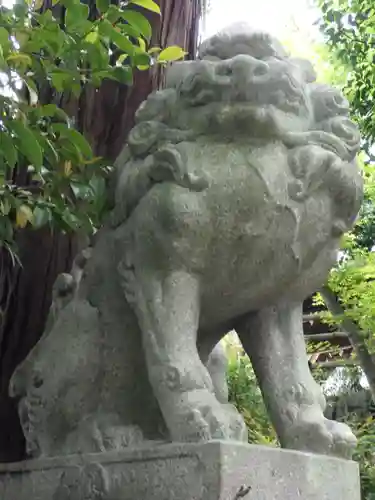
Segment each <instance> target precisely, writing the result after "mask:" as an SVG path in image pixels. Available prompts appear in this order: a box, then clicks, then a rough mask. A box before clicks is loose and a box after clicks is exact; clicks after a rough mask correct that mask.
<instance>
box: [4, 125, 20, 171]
mask: <svg viewBox="0 0 375 500" xmlns="http://www.w3.org/2000/svg"><path fill="white" fill-rule="evenodd" d="M0 154H1V155H3V156H4V158H5V160H6V162H7V164H8V165H9V166H10V167H11V168H14V167H15V165H16V163H17V157H18V155H17V150H16V148H15V147H14V143H13V140H12V139H11V137H10V136H9V134H7V133H6V132H4V131H2V130H0Z"/></svg>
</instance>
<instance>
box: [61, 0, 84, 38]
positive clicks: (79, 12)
mask: <svg viewBox="0 0 375 500" xmlns="http://www.w3.org/2000/svg"><path fill="white" fill-rule="evenodd" d="M88 17H89V7H88V5H84V4H81V3H80V4H78V5H72V6H71V7H69V8H68V9H66V15H65V23H66V26H67V28H68V30H71V31H78V32H81V31H82V22H83V21H86V20H87V18H88Z"/></svg>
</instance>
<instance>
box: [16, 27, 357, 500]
mask: <svg viewBox="0 0 375 500" xmlns="http://www.w3.org/2000/svg"><path fill="white" fill-rule="evenodd" d="M200 54H201V59H200V60H198V61H193V62H181V63H178V64H176V65H175V66H173V67H172V69H171V70H170V73H169V75H168V78H167V88H166V89H164V90H162V91H159V92H155V93H153V94H152V95H151V96H150V97H149V98H148V99H147V101H146V102H145V103H143V105H142V106H141V107H140V109H139V110H138V112H137V117H136V126H135V127H134V129H133V130H132V131H131V133H130V135H129V140H128V144H127V146H126V147H125V148H124V151H123V152H122V153H121V155H120V157H119V159H118V161H117V170H116V176H115V178H114V207H113V211H112V213H111V215H110V218H109V221H108V223H107V224H106V225H105V227H104V228H103V229H102V230H101V231H100V232H99V234H98V236H97V239H96V242H95V245H94V246H93V248H92V252H91V256H90V257H89V258H88V260H87V262H86V263H85V261H86V259H79V262H78V261H77V266H76V271H77V272H74V273H73V277H72V278H69V276H65V279H63V280H61V282H58V283H57V284H56V287H57V290H56V301H55V305H56V307H54V309H53V311H52V313H51V318H50V323H49V325H48V328H47V330H46V333H45V335H44V337H43V338H42V340H41V341H40V342H39V344H38V345H37V346H36V348H35V349H34V350H33V352H32V353H31V354H30V355H29V356H28V358H27V359H26V361H25V362H24V363H23V364H22V365H21V366H20V367H19V368H18V369H17V370H16V372H15V374H14V376H13V378H12V381H11V388H10V390H11V393H12V394H13V395H14V396H17V397H18V398H20V407H19V408H20V415H21V420H22V424H23V429H24V432H25V436H26V439H27V443H28V449H29V452H30V454H32V455H33V456H61V455H68V454H72V453H91V452H105V451H110V450H114V451H116V450H117V451H118V450H123V449H125V448H134V447H136V446H138V445H139V444H140V443H147V442H150V441H151V442H154V443H156V442H158V441H174V442H194V441H197V442H200V441H210V440H213V439H223V440H238V441H241V440H242V441H244V440H246V431H245V428H244V423H243V420H242V418H241V416H240V415H239V414H238V412H237V411H236V410H235V409H234V408H233V407H232V406H231V405H229V404H228V401H227V397H226V388H225V381H224V378H223V374H224V370H223V366H224V365H223V362H222V357H220V353H218V351H216V354H215V353H214V354H212V355H211V356H213V358H212V357H211V361H210V359H209V356H210V353H212V350H213V349H214V347H215V345H217V343H218V342H219V341H220V339H221V338H222V337H223V336H224V335H225V333H226V332H228V331H229V330H230V329H236V330H237V332H238V333H239V336H240V338H241V341H242V343H243V345H244V347H245V349H246V351H247V352H248V354H249V355H250V357H251V360H252V363H253V366H254V368H255V370H256V374H257V377H258V380H259V384H260V386H261V389H262V392H263V394H264V398H265V402H266V404H267V408H268V410H269V414H270V417H271V420H272V422H273V424H274V426H275V428H276V431H277V434H278V436H279V439H280V442H281V444H282V446H283V447H284V448H293V449H297V450H307V451H314V452H316V453H320V454H327V455H336V456H340V457H350V456H351V453H352V450H353V447H354V446H355V438H354V436H353V434H352V433H351V431H350V429H349V428H348V427H347V426H346V425H344V424H340V423H337V422H333V421H330V420H327V419H326V418H325V417H324V413H323V411H324V407H325V401H324V397H323V395H322V393H321V391H320V388H319V387H318V386H317V384H316V383H315V382H314V380H313V378H312V376H311V374H310V371H309V368H308V363H307V358H306V353H305V343H304V340H303V330H302V300H303V299H304V297H305V296H307V295H309V294H310V293H312V292H314V291H315V290H316V289H317V288H318V287H319V286H320V285H321V284H322V283H323V282H324V280H325V279H326V276H327V273H328V271H329V269H330V267H331V266H332V265H333V263H334V262H335V259H336V256H337V249H338V247H339V244H340V238H341V236H342V234H343V233H344V232H345V231H346V230H348V229H349V228H351V227H352V225H353V223H354V220H355V217H356V215H357V212H358V210H359V207H360V203H361V196H362V179H361V175H360V173H359V170H358V168H357V165H356V161H355V156H356V152H357V151H358V148H359V145H360V137H359V133H358V130H357V128H356V126H355V125H354V124H353V123H352V122H351V121H350V120H349V118H348V111H349V110H348V103H347V102H346V101H345V99H344V98H343V97H342V96H341V95H340V93H339V92H338V91H337V90H336V89H333V88H331V87H329V86H326V85H322V84H318V83H316V82H315V74H314V71H313V68H312V67H311V65H310V64H309V63H308V62H306V61H301V60H299V59H294V58H290V57H288V55H287V54H286V53H285V52H284V50H283V49H282V48H281V47H280V45H279V44H278V43H277V42H276V41H275V40H273V39H272V38H271V37H269V36H267V35H264V34H259V33H254V32H252V31H249V30H248V29H247V28H244V27H236V28H235V29H232V30H229V31H228V32H226V33H222V34H219V35H217V36H216V37H214V38H213V39H211V40H209V41H208V42H206V43H205V44H204V46H203V47H202V48H201V51H200ZM84 263H85V267H84V268H83V264H84ZM218 354H219V355H218ZM215 356H216V361H215ZM220 360H221V361H220ZM220 373H221V374H222V375H221V377H220V376H218V374H220ZM220 380H221V381H220ZM286 456H289V455H286ZM311 460H313V459H311ZM329 463H335V462H329ZM340 463H341V462H340ZM348 467H350V466H349V465H348ZM100 477H101V476H100V474H99V479H98V481H99V480H100V481H105V478H103V477H102V478H101V479H100ZM321 487H323V488H324V487H325V486H324V482H323V483H322V485H321ZM185 493H186V492H184V493H183V494H185ZM271 493H272V492H271ZM271 493H270V492H268V498H272V494H271ZM138 496H139V495H138ZM140 496H141V495H140ZM302 496H303V495H302ZM335 497H336V498H340V494H336V496H335ZM327 498H328V497H327Z"/></svg>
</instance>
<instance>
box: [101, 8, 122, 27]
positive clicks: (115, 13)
mask: <svg viewBox="0 0 375 500" xmlns="http://www.w3.org/2000/svg"><path fill="white" fill-rule="evenodd" d="M105 17H106V18H107V19H108V21H109V22H110V23H112V24H114V23H115V22H117V21H118V20H119V19H120V17H121V10H120V9H119V8H118V7H117V6H116V5H110V6H109V9H108V11H107V13H106V15H105Z"/></svg>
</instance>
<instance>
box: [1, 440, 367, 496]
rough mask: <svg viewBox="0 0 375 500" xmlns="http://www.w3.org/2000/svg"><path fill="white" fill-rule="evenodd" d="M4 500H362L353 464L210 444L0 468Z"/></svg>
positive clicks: (256, 447)
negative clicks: (243, 499) (360, 499)
mask: <svg viewBox="0 0 375 500" xmlns="http://www.w3.org/2000/svg"><path fill="white" fill-rule="evenodd" d="M0 492H1V493H2V495H1V499H2V500H16V499H17V500H30V499H32V500H136V499H140V500H236V499H240V498H245V500H246V499H248V500H270V499H272V500H298V499H301V500H338V499H340V500H359V498H360V496H359V477H358V466H357V464H355V463H354V462H351V461H348V460H341V459H337V458H330V457H324V456H319V455H313V454H308V453H301V452H293V451H286V450H280V449H275V448H266V447H261V446H250V445H241V444H235V443H224V442H211V443H207V444H184V445H177V444H173V445H167V446H159V447H156V446H154V447H153V448H145V449H139V450H132V451H127V452H126V451H125V452H124V451H121V452H109V453H100V454H91V455H89V454H88V455H83V456H79V455H72V456H70V457H58V458H48V459H38V460H30V461H28V462H23V463H19V464H9V465H2V466H0Z"/></svg>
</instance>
